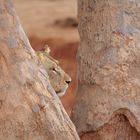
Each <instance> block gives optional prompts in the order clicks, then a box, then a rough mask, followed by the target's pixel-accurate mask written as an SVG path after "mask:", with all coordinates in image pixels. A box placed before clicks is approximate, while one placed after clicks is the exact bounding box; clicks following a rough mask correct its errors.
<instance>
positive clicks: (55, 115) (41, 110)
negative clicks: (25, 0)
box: [0, 0, 79, 140]
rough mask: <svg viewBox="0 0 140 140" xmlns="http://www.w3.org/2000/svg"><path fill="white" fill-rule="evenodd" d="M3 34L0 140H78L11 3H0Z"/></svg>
mask: <svg viewBox="0 0 140 140" xmlns="http://www.w3.org/2000/svg"><path fill="white" fill-rule="evenodd" d="M0 33H1V34H0V140H79V137H78V135H77V133H76V131H75V127H74V125H73V124H72V122H71V121H70V119H69V117H68V115H67V114H66V113H65V111H64V109H63V107H62V105H61V103H60V101H59V99H58V97H57V95H56V94H55V93H54V91H53V89H52V88H51V86H50V83H49V81H48V77H47V74H46V73H45V71H44V70H43V69H41V68H40V67H39V66H38V65H37V59H36V55H35V53H34V51H33V50H32V48H31V47H30V44H29V42H28V39H27V37H26V35H25V34H24V31H23V30H22V27H21V25H20V23H19V20H18V17H17V16H16V13H15V10H14V7H13V4H12V2H11V0H0Z"/></svg>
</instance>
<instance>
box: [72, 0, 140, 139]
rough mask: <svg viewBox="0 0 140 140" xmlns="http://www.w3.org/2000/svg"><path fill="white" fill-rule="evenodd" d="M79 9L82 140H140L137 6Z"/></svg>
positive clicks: (110, 2) (116, 1)
mask: <svg viewBox="0 0 140 140" xmlns="http://www.w3.org/2000/svg"><path fill="white" fill-rule="evenodd" d="M78 6H79V11H78V12H79V20H80V23H79V33H80V38H81V46H80V48H79V50H78V55H77V58H78V89H77V97H76V98H77V102H76V105H75V107H74V110H73V113H72V119H73V122H74V124H75V125H76V127H77V131H78V132H79V134H80V135H81V136H82V135H84V136H83V137H82V138H83V139H84V140H85V138H87V137H86V136H89V135H92V134H93V133H94V136H93V135H92V136H93V137H92V138H90V137H88V138H87V139H91V140H96V139H99V140H124V139H126V140H128V139H133V140H139V139H140V138H139V137H138V136H139V135H140V94H139V93H140V13H139V12H140V1H138V0H79V1H78ZM116 115H117V116H118V117H119V118H120V119H121V118H122V116H123V117H124V118H126V119H124V120H123V121H120V120H119V119H116V118H114V116H116ZM113 118H114V119H113ZM117 124H118V125H120V126H121V125H122V127H124V128H125V127H126V126H127V127H128V129H130V130H129V131H127V129H123V132H122V129H119V128H118V126H117ZM108 131H110V132H111V133H108ZM114 131H115V132H116V131H117V132H116V134H117V135H115V133H114ZM129 132H133V133H132V136H131V137H130V134H129ZM122 134H123V135H122Z"/></svg>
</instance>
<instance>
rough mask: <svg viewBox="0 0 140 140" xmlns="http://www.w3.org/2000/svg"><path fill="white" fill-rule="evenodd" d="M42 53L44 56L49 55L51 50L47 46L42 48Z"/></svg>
mask: <svg viewBox="0 0 140 140" xmlns="http://www.w3.org/2000/svg"><path fill="white" fill-rule="evenodd" d="M44 52H45V53H46V54H50V52H51V49H50V47H49V46H48V45H47V44H46V45H45V46H44Z"/></svg>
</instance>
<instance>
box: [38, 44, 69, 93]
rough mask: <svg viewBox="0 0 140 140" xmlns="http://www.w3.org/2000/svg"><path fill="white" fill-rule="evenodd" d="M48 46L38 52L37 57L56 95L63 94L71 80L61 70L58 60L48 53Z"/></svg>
mask: <svg viewBox="0 0 140 140" xmlns="http://www.w3.org/2000/svg"><path fill="white" fill-rule="evenodd" d="M49 52H50V50H49V48H48V47H47V48H45V49H44V50H43V51H40V52H38V56H39V59H40V60H41V63H42V64H43V66H44V67H45V70H46V71H47V73H48V75H49V80H50V83H51V85H52V87H53V88H54V90H55V92H56V94H57V95H58V96H63V95H64V94H65V92H66V90H67V88H68V85H69V84H70V82H71V78H70V76H69V75H68V74H67V73H65V72H64V70H62V68H61V67H60V66H59V62H58V61H57V60H55V59H54V58H52V57H51V56H50V55H49Z"/></svg>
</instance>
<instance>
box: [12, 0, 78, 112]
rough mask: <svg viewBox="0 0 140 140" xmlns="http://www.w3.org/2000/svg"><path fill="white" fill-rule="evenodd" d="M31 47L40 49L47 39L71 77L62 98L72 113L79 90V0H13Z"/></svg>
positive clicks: (54, 54)
mask: <svg viewBox="0 0 140 140" xmlns="http://www.w3.org/2000/svg"><path fill="white" fill-rule="evenodd" d="M14 3H15V7H16V10H17V14H18V15H19V17H20V20H21V23H22V26H23V28H24V31H25V32H26V34H27V36H28V38H29V40H30V43H31V45H32V47H33V48H34V49H35V50H40V49H41V48H42V47H43V46H44V45H45V44H46V43H47V44H48V45H49V46H50V48H51V55H52V56H53V57H55V58H56V59H57V60H59V61H60V64H61V66H62V67H63V69H64V70H65V71H66V72H67V73H68V74H69V75H70V76H71V77H72V83H71V85H70V87H69V89H68V91H67V94H66V95H65V96H64V97H62V98H61V100H62V103H63V105H64V107H65V108H66V110H67V112H68V113H69V114H70V111H71V108H72V105H73V103H74V96H75V95H74V93H75V90H76V52H77V48H78V46H79V34H78V31H77V25H78V20H77V0H14Z"/></svg>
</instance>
